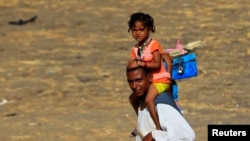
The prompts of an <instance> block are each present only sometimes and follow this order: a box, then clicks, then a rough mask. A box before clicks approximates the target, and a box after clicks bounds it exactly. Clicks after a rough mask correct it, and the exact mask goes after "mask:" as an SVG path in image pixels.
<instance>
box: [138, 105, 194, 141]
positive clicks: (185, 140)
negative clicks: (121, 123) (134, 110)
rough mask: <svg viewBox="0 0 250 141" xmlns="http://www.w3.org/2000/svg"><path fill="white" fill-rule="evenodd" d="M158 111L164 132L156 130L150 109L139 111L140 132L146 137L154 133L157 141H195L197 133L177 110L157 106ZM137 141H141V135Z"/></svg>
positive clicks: (167, 106)
mask: <svg viewBox="0 0 250 141" xmlns="http://www.w3.org/2000/svg"><path fill="white" fill-rule="evenodd" d="M156 111H157V113H158V117H159V121H160V125H161V128H162V130H156V127H155V124H154V121H153V119H152V118H151V116H150V113H149V111H148V108H144V109H143V110H140V108H139V109H138V119H137V126H138V132H140V133H141V134H142V135H143V136H146V135H147V134H148V133H149V132H152V136H153V138H154V139H155V141H194V140H195V132H194V130H193V129H192V127H191V126H190V125H189V123H188V122H187V120H186V119H185V118H184V117H183V115H181V114H180V113H179V111H177V110H176V109H175V108H173V107H172V106H170V105H168V104H157V105H156ZM136 141H141V138H140V136H139V135H137V136H136Z"/></svg>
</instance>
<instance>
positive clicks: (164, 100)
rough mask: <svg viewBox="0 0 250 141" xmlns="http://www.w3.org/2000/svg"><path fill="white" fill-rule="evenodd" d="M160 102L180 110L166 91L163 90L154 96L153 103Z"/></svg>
mask: <svg viewBox="0 0 250 141" xmlns="http://www.w3.org/2000/svg"><path fill="white" fill-rule="evenodd" d="M160 103H161V104H168V105H170V106H172V107H174V108H175V109H176V110H178V111H179V112H180V110H179V108H178V107H177V105H176V103H175V100H174V98H173V97H172V96H171V95H170V94H169V93H168V92H163V93H161V94H159V95H158V96H157V97H156V98H155V104H160Z"/></svg>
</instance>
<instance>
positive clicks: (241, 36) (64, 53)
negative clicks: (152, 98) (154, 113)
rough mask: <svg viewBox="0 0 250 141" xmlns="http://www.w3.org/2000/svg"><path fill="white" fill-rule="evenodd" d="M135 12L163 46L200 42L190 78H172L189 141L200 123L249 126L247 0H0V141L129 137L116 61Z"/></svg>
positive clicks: (127, 44)
mask: <svg viewBox="0 0 250 141" xmlns="http://www.w3.org/2000/svg"><path fill="white" fill-rule="evenodd" d="M139 10H142V11H143V12H146V13H150V14H151V15H152V16H153V17H154V18H155V22H156V33H155V34H154V35H153V37H154V38H156V39H158V40H159V41H160V42H161V44H162V45H163V47H164V49H166V48H174V47H175V43H176V39H177V38H182V40H183V43H184V44H186V43H188V42H192V41H196V40H204V41H206V42H207V47H206V48H203V49H199V50H197V52H196V54H197V59H198V65H199V66H198V67H199V76H198V77H195V78H192V79H186V80H181V81H178V85H179V94H180V104H181V106H182V108H183V110H184V116H185V117H186V118H187V120H188V121H189V123H190V124H191V125H192V127H193V128H194V130H195V132H196V135H197V139H196V140H197V141H206V140H207V125H208V124H250V115H249V112H250V95H249V91H250V87H249V84H250V81H249V77H250V71H249V69H250V63H249V59H250V47H249V46H250V42H249V40H250V1H249V0H213V1H210V0H202V1H200V0H189V1H184V0H183V1H182V0H174V1H173V0H159V1H155V0H147V1H144V0H137V1H117V0H104V1H100V0H70V1H68V0H60V1H59V0H0V29H1V30H0V63H1V67H0V123H1V124H0V140H1V141H89V140H90V141H99V140H102V141H133V140H134V138H132V137H130V131H132V129H133V126H132V125H131V124H130V122H129V121H128V120H127V119H126V118H125V117H124V114H125V113H127V114H128V115H129V116H130V117H131V118H132V119H133V120H134V121H135V120H136V117H135V114H134V112H133V109H132V108H131V106H130V105H129V103H128V95H129V94H130V89H129V87H128V85H127V82H126V76H125V64H126V61H127V59H128V54H129V50H130V48H131V46H132V45H133V44H134V40H133V39H132V37H131V36H130V34H129V33H127V21H128V18H129V15H130V14H131V13H133V12H137V11H139ZM35 15H37V16H38V18H37V20H36V21H35V22H34V23H28V24H26V25H22V26H15V25H10V24H8V22H9V21H18V20H19V19H23V20H25V19H29V18H30V17H32V16H35Z"/></svg>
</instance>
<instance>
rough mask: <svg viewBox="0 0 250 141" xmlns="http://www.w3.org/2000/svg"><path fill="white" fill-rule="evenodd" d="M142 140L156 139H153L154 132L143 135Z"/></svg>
mask: <svg viewBox="0 0 250 141" xmlns="http://www.w3.org/2000/svg"><path fill="white" fill-rule="evenodd" d="M142 141H155V140H154V139H153V136H152V133H151V132H150V133H148V134H147V135H146V136H145V137H143V139H142Z"/></svg>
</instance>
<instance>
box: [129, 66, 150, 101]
mask: <svg viewBox="0 0 250 141" xmlns="http://www.w3.org/2000/svg"><path fill="white" fill-rule="evenodd" d="M127 81H128V84H129V87H130V88H131V90H132V91H133V94H135V95H136V96H137V97H142V96H145V95H146V93H147V90H148V87H149V85H150V74H148V75H147V74H146V73H145V71H144V70H143V69H142V68H138V69H136V70H133V71H129V72H127Z"/></svg>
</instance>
